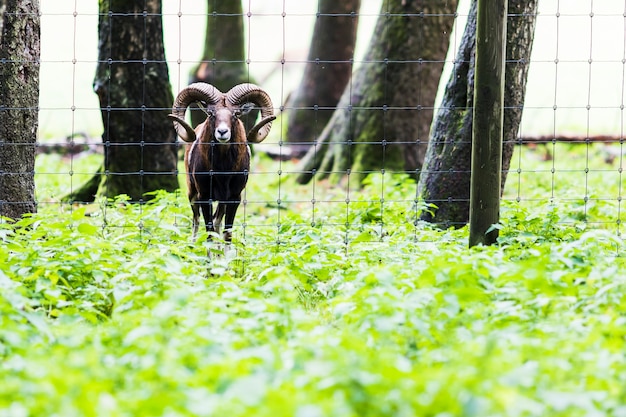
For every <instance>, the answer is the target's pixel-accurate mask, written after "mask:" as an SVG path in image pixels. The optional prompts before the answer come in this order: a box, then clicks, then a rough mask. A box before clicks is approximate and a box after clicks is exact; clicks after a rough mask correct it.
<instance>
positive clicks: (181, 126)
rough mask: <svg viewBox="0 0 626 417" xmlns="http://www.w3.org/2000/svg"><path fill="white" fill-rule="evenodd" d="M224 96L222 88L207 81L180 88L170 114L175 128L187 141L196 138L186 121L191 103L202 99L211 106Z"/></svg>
mask: <svg viewBox="0 0 626 417" xmlns="http://www.w3.org/2000/svg"><path fill="white" fill-rule="evenodd" d="M222 96H223V94H222V92H221V91H220V90H218V89H217V88H215V87H213V86H212V85H211V84H207V83H193V84H189V85H188V86H187V87H185V88H183V89H182V90H180V93H178V96H176V100H174V106H173V107H172V114H170V115H169V116H168V117H169V118H170V119H171V120H172V121H173V122H174V129H176V133H177V134H178V136H180V138H181V139H182V140H184V141H185V142H193V141H194V140H196V133H195V132H194V130H193V128H192V127H191V126H190V125H189V124H188V123H187V122H186V121H185V112H186V111H187V107H189V105H190V104H191V103H195V102H197V101H202V102H205V103H206V104H207V105H209V106H214V105H216V104H217V103H219V102H220V100H221V99H222Z"/></svg>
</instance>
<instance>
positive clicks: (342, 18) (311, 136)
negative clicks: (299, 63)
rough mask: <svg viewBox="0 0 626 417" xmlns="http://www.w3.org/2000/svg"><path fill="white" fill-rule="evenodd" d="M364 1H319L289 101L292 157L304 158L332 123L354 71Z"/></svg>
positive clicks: (287, 108)
mask: <svg viewBox="0 0 626 417" xmlns="http://www.w3.org/2000/svg"><path fill="white" fill-rule="evenodd" d="M360 6H361V0H319V1H318V11H317V15H316V17H315V26H314V28H313V36H312V38H311V45H310V47H309V53H308V57H307V64H306V66H305V67H304V73H303V74H302V79H301V81H300V84H299V85H298V87H297V88H296V90H295V91H293V92H292V93H291V96H290V98H289V100H288V101H287V105H286V109H285V115H286V116H287V142H288V143H289V144H290V146H289V150H290V154H289V156H291V157H300V156H302V155H304V154H305V153H306V152H307V151H308V149H309V148H310V147H311V145H312V144H313V143H315V140H316V138H317V136H318V135H319V134H320V133H321V132H322V129H324V127H325V126H326V124H327V123H328V121H329V120H330V118H331V116H332V114H333V112H334V110H335V107H336V106H337V103H338V102H339V99H340V98H341V95H342V94H343V91H344V89H345V88H346V85H347V84H348V82H349V81H350V77H351V76H352V69H353V58H354V48H355V44H356V35H357V27H358V13H359V8H360Z"/></svg>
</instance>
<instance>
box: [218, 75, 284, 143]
mask: <svg viewBox="0 0 626 417" xmlns="http://www.w3.org/2000/svg"><path fill="white" fill-rule="evenodd" d="M226 101H227V102H228V103H229V104H230V105H232V106H241V105H242V104H244V103H253V104H254V105H255V106H256V107H259V108H260V109H261V121H260V122H259V123H257V124H256V125H255V126H254V127H253V128H252V129H250V131H249V132H248V142H254V143H258V142H261V141H262V140H263V139H265V138H266V137H267V135H268V134H269V133H270V129H271V128H272V121H273V120H274V119H276V116H274V105H273V104H272V99H271V98H270V96H269V94H267V92H265V90H263V89H261V87H259V86H257V85H254V84H249V83H244V84H239V85H236V86H234V87H233V88H231V89H230V90H229V91H228V92H227V93H226Z"/></svg>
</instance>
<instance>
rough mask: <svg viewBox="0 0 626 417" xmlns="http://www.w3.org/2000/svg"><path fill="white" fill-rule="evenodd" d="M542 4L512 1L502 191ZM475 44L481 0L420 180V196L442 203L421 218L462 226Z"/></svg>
mask: <svg viewBox="0 0 626 417" xmlns="http://www.w3.org/2000/svg"><path fill="white" fill-rule="evenodd" d="M537 3H538V1H537V0H524V1H512V0H510V1H509V2H508V21H507V48H506V67H505V90H504V127H503V130H504V132H503V136H504V144H503V150H502V181H501V190H500V191H501V192H502V190H504V185H505V181H506V175H507V172H508V169H509V167H510V163H511V156H512V155H513V150H514V147H515V144H516V143H517V132H518V129H519V124H520V122H521V119H522V109H523V106H524V96H525V92H526V80H527V75H528V63H529V62H530V54H531V51H532V44H533V38H534V32H535V23H536V14H537ZM475 45H476V1H475V0H473V1H472V5H471V8H470V13H469V17H468V21H467V25H466V27H465V32H464V34H463V37H462V40H461V45H460V47H459V52H458V54H457V56H456V59H455V66H454V69H453V71H452V74H451V75H450V80H449V81H448V84H447V86H446V91H445V95H444V98H443V102H442V104H441V108H440V110H439V112H438V113H437V116H436V118H435V121H434V123H433V128H432V131H431V135H430V143H429V146H428V152H427V154H426V159H425V162H424V167H423V170H422V175H421V176H420V181H419V185H418V194H419V195H420V196H421V198H422V199H423V200H424V201H425V202H426V203H430V204H434V205H435V206H436V207H437V208H436V209H430V210H428V211H424V212H423V213H422V214H421V219H422V220H426V221H429V222H432V223H438V224H440V225H442V226H443V227H450V226H454V227H461V226H464V225H465V224H466V223H467V222H468V220H469V196H470V172H471V155H472V111H473V108H472V106H473V101H474V54H475Z"/></svg>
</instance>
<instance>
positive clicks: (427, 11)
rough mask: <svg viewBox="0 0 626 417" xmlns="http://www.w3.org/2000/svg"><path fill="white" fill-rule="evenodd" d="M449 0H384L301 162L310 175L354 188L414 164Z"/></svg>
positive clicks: (422, 146) (429, 109) (420, 154)
mask: <svg viewBox="0 0 626 417" xmlns="http://www.w3.org/2000/svg"><path fill="white" fill-rule="evenodd" d="M456 3H457V2H456V1H453V0H451V1H446V2H441V1H437V0H420V1H418V0H389V1H386V2H383V5H382V6H381V16H380V17H379V19H378V22H377V24H376V28H375V29H374V33H375V34H376V35H375V36H373V37H372V40H371V42H370V45H369V49H368V51H367V53H366V57H365V59H364V62H363V63H361V65H360V67H359V69H358V70H357V73H356V74H355V76H354V79H353V82H352V84H351V85H349V86H348V87H347V88H346V89H345V90H344V92H343V95H342V97H341V100H340V102H339V104H338V106H337V110H336V111H335V112H334V113H333V116H332V118H331V119H330V121H329V122H328V124H327V125H326V127H325V128H324V130H323V132H322V133H321V135H320V137H319V138H318V140H317V143H316V146H314V147H312V148H311V149H310V150H309V152H308V153H307V155H306V156H305V157H304V159H303V160H302V162H301V166H300V168H301V170H302V171H303V173H302V174H301V175H300V176H299V177H298V181H299V182H300V183H306V182H308V181H309V180H310V179H311V178H312V177H313V175H315V176H316V177H318V178H319V177H321V178H325V177H327V176H330V179H331V181H332V182H335V183H336V182H338V181H339V180H340V179H341V178H342V177H343V176H345V175H348V176H349V181H350V182H351V183H353V184H354V186H360V184H361V181H362V180H363V178H364V177H365V176H367V174H369V173H371V172H386V171H396V172H398V171H399V172H409V173H412V174H417V173H418V172H419V169H420V168H421V165H422V162H423V158H424V154H425V151H426V145H427V142H428V131H429V127H430V122H431V120H432V114H433V106H434V102H435V96H436V94H437V87H438V84H439V78H440V76H441V72H442V70H443V62H444V60H445V55H446V52H447V49H448V43H449V37H450V31H451V29H452V24H453V23H454V12H455V10H456Z"/></svg>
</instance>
